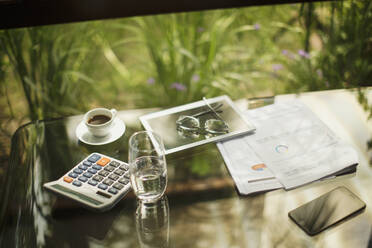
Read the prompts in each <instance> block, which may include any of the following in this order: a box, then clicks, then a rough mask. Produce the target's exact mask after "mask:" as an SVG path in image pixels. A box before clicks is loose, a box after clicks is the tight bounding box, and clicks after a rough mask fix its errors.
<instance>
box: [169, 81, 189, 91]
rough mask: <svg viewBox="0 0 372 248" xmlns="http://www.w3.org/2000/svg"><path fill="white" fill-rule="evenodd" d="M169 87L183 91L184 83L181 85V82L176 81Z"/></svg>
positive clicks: (184, 88)
mask: <svg viewBox="0 0 372 248" xmlns="http://www.w3.org/2000/svg"><path fill="white" fill-rule="evenodd" d="M170 87H171V89H176V90H178V91H185V90H186V86H185V85H183V84H181V83H177V82H175V83H172V84H171V86H170Z"/></svg>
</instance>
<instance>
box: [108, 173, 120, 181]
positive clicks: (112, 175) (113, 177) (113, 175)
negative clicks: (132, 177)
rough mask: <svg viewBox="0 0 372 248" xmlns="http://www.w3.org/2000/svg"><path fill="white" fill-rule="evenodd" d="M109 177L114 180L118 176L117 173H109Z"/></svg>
mask: <svg viewBox="0 0 372 248" xmlns="http://www.w3.org/2000/svg"><path fill="white" fill-rule="evenodd" d="M109 178H110V179H112V180H114V181H116V180H118V178H119V176H118V175H115V174H111V175H110V176H109Z"/></svg>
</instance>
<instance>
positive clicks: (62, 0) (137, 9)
mask: <svg viewBox="0 0 372 248" xmlns="http://www.w3.org/2000/svg"><path fill="white" fill-rule="evenodd" d="M298 2H311V1H300V0H292V1H291V0H157V1H154V0H0V29H8V28H16V27H30V26H38V25H48V24H58V23H67V22H77V21H87V20H97V19H106V18H118V17H130V16H141V15H153V14H162V13H174V12H187V11H197V10H208V9H223V8H236V7H244V6H252V5H268V4H282V3H298Z"/></svg>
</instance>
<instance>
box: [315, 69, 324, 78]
mask: <svg viewBox="0 0 372 248" xmlns="http://www.w3.org/2000/svg"><path fill="white" fill-rule="evenodd" d="M316 74H318V77H319V78H320V79H322V78H323V72H322V70H321V69H317V70H316Z"/></svg>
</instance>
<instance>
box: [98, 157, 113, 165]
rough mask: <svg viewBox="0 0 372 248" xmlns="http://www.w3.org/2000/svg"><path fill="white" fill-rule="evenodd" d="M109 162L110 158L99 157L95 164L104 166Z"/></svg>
mask: <svg viewBox="0 0 372 248" xmlns="http://www.w3.org/2000/svg"><path fill="white" fill-rule="evenodd" d="M109 162H110V159H108V158H104V157H103V158H101V159H100V160H99V161H98V162H97V163H96V164H98V165H100V166H105V165H106V164H108V163H109Z"/></svg>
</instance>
